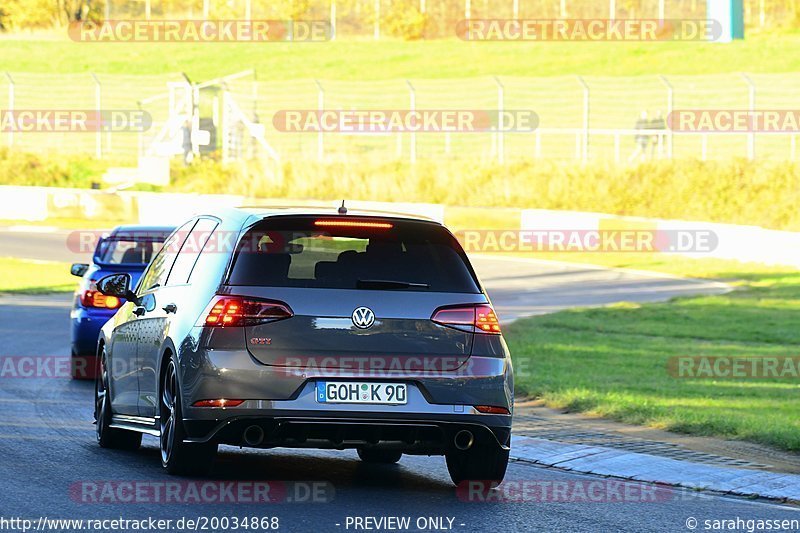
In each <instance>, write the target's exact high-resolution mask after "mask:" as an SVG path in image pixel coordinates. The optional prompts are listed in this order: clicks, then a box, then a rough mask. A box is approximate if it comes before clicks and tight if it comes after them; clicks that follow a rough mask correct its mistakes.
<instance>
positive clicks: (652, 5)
mask: <svg viewBox="0 0 800 533" xmlns="http://www.w3.org/2000/svg"><path fill="white" fill-rule="evenodd" d="M706 2H707V0H311V1H309V2H307V3H305V4H297V3H295V2H292V1H291V0H283V1H281V0H279V1H274V2H265V1H263V0H117V1H114V0H108V2H107V4H106V11H105V17H106V18H107V19H119V18H166V19H170V18H181V19H182V18H190V19H197V18H233V19H275V18H278V19H282V18H283V19H285V18H295V19H303V18H305V19H324V20H330V21H331V22H332V24H333V26H334V27H335V29H336V32H335V34H336V35H337V36H340V37H341V36H371V37H372V38H374V39H380V38H383V37H385V36H387V35H389V36H391V35H395V36H400V37H407V36H409V35H408V34H406V35H402V34H398V32H397V28H398V25H397V24H393V22H396V21H398V20H402V21H403V24H400V26H404V24H405V23H406V22H409V21H411V20H413V21H415V22H414V23H415V24H422V26H423V27H422V29H421V32H420V33H419V34H417V33H416V32H412V34H411V36H414V37H424V38H440V37H453V36H454V35H455V27H456V24H457V23H458V21H460V20H464V19H470V18H472V19H488V18H493V19H497V18H500V19H510V18H514V19H517V18H540V19H557V18H610V19H614V18H644V19H648V18H649V19H665V18H666V19H678V18H690V19H703V18H705V17H706V5H707V3H706ZM301 5H303V6H304V7H300V6H301ZM744 7H745V24H746V25H747V26H748V27H749V28H775V27H797V26H798V12H799V11H800V2H799V1H798V0H744ZM420 21H422V22H420Z"/></svg>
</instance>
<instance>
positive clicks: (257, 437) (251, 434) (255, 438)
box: [242, 426, 264, 446]
mask: <svg viewBox="0 0 800 533" xmlns="http://www.w3.org/2000/svg"><path fill="white" fill-rule="evenodd" d="M242 438H243V439H244V443H245V444H247V445H248V446H258V445H259V444H261V443H262V442H263V441H264V430H263V429H261V426H250V427H248V428H247V429H245V430H244V433H243V434H242Z"/></svg>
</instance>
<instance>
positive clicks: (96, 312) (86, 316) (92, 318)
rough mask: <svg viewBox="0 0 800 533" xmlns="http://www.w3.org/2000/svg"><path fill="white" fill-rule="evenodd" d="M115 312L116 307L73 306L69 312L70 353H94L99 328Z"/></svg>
mask: <svg viewBox="0 0 800 533" xmlns="http://www.w3.org/2000/svg"><path fill="white" fill-rule="evenodd" d="M116 312H117V310H116V309H95V308H91V309H89V308H86V307H81V306H75V307H73V308H72V311H71V312H70V332H71V338H72V353H74V354H77V355H95V354H96V352H97V338H98V337H99V335H100V329H101V328H102V327H103V324H105V323H106V322H107V321H108V319H109V318H111V317H112V316H114V313H116Z"/></svg>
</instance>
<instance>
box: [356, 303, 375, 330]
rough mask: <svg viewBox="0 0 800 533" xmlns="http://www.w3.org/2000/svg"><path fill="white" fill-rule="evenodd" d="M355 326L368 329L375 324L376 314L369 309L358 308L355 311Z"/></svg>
mask: <svg viewBox="0 0 800 533" xmlns="http://www.w3.org/2000/svg"><path fill="white" fill-rule="evenodd" d="M351 318H352V319H353V324H354V325H355V326H356V327H357V328H359V329H367V328H368V327H370V326H372V324H374V323H375V313H373V312H372V309H370V308H369V307H358V308H356V310H355V311H353V316H352V317H351Z"/></svg>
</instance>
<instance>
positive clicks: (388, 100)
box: [0, 71, 800, 163]
mask: <svg viewBox="0 0 800 533" xmlns="http://www.w3.org/2000/svg"><path fill="white" fill-rule="evenodd" d="M2 95H6V99H7V102H5V105H4V102H3V97H2ZM54 102H57V103H55V104H54ZM54 106H55V107H57V108H59V109H80V110H85V109H144V110H146V111H147V112H148V113H149V114H150V115H151V116H152V118H153V125H152V127H151V129H150V130H149V131H147V132H145V133H144V134H139V133H130V132H119V133H116V132H115V133H103V132H100V133H43V132H26V133H21V132H10V131H5V132H2V135H0V146H4V145H5V146H11V147H13V148H15V149H18V150H21V151H31V152H37V151H38V152H58V153H66V154H80V155H89V156H94V157H99V158H110V159H113V160H126V161H135V160H136V159H137V158H138V157H139V156H141V155H160V156H174V155H176V154H178V153H181V150H182V148H181V142H182V140H181V128H182V127H184V126H185V124H186V121H187V120H188V121H191V124H192V129H193V130H194V131H195V132H197V131H198V130H203V131H207V132H209V133H208V134H204V135H202V136H201V135H195V136H194V140H195V143H194V144H195V146H194V149H195V151H197V152H209V153H210V152H217V153H219V154H221V158H222V159H224V160H232V159H246V158H252V157H256V156H265V157H267V158H269V159H273V160H277V159H280V160H287V161H288V160H320V161H337V160H339V161H353V162H357V161H363V160H365V159H368V158H376V159H381V160H387V159H400V160H407V161H411V162H415V161H417V160H425V159H428V160H430V159H442V158H466V157H468V158H474V159H482V160H496V161H498V162H501V163H507V162H512V161H515V160H519V159H522V158H545V159H559V160H576V161H581V162H593V161H609V162H618V163H626V162H628V161H637V160H641V159H666V158H697V159H727V158H731V157H743V158H750V159H771V160H796V159H797V158H798V147H797V137H798V135H797V134H795V133H786V134H777V133H703V134H700V133H678V132H673V131H671V130H667V129H663V130H653V131H649V132H648V133H649V135H651V136H652V142H651V143H650V145H649V146H648V148H647V150H646V152H645V153H637V143H636V142H635V137H636V136H637V135H641V131H640V130H637V129H635V127H636V123H637V120H638V119H639V118H640V116H641V114H642V113H643V112H647V113H648V115H649V117H651V118H652V117H656V116H658V115H661V116H662V117H667V116H668V114H669V113H670V112H671V111H673V110H681V109H683V110H686V109H688V110H750V109H754V110H800V73H790V74H751V75H744V74H719V75H701V76H669V77H666V76H638V77H589V76H587V77H578V76H563V77H549V78H522V77H500V78H465V79H442V80H405V79H397V80H383V81H371V82H355V81H332V80H313V79H305V80H286V81H282V80H271V79H270V80H263V79H257V77H256V75H255V73H253V72H251V71H248V72H246V73H240V74H236V75H232V76H228V77H225V78H219V79H217V80H210V81H207V82H203V83H192V82H190V81H188V80H187V78H186V77H185V76H183V75H181V74H172V75H164V76H121V75H91V74H80V75H77V74H76V75H45V74H22V73H5V74H4V75H2V76H0V108H5V109H8V110H14V109H17V110H21V109H51V108H53V107H54ZM320 109H325V110H345V111H346V110H375V109H379V110H403V109H416V110H426V109H434V110H436V109H438V110H442V109H447V110H490V111H491V110H499V109H505V110H532V111H534V112H536V113H537V114H538V116H539V127H538V128H537V129H536V130H535V131H533V132H505V133H502V132H482V133H435V132H419V133H411V132H401V133H388V134H372V135H365V134H347V133H316V132H313V133H287V132H282V131H278V129H277V128H276V127H275V125H274V124H273V117H274V116H275V114H276V113H277V112H279V111H281V110H320ZM201 138H203V140H202V141H201V140H199V139H201Z"/></svg>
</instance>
